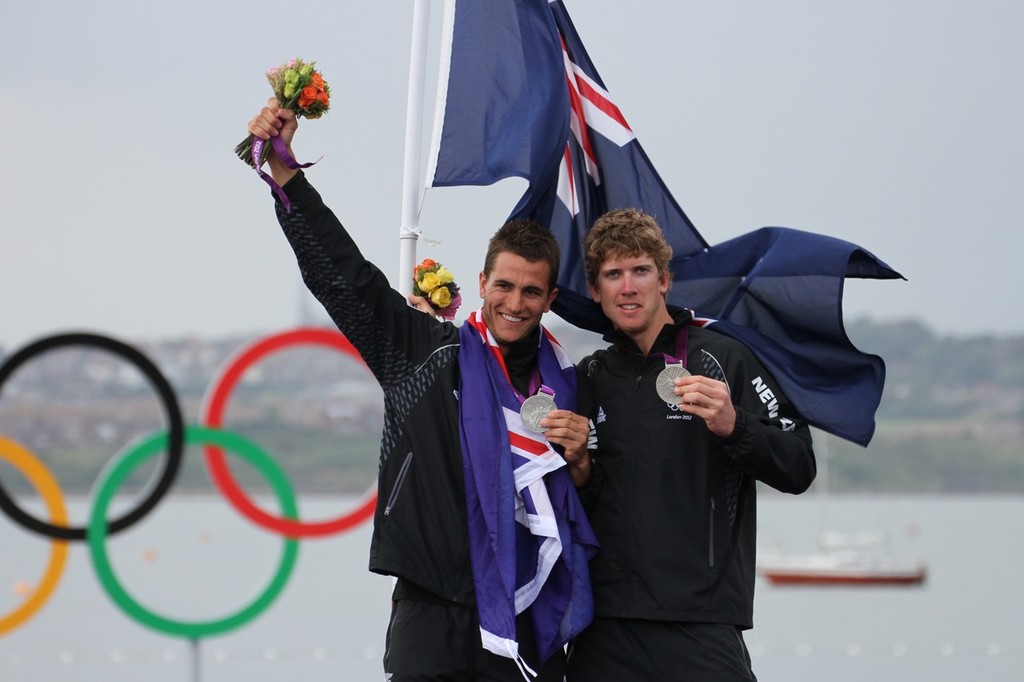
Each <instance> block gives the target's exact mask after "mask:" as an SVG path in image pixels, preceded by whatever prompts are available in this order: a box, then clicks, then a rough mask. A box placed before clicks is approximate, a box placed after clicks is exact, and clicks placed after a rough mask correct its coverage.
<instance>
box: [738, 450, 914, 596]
mask: <svg viewBox="0 0 1024 682" xmlns="http://www.w3.org/2000/svg"><path fill="white" fill-rule="evenodd" d="M816 439H817V437H816ZM819 442H820V444H821V446H820V449H819V452H818V466H819V470H818V477H819V481H820V483H821V487H820V489H819V492H818V494H819V496H820V497H821V499H822V503H823V506H824V505H826V504H827V500H828V441H827V439H826V438H825V437H824V434H821V437H820V440H819ZM822 517H823V518H827V514H824V513H823V514H822ZM912 533H914V534H916V528H914V529H912ZM888 543H889V536H888V534H887V533H885V532H883V531H862V532H858V533H854V534H852V535H851V534H842V533H836V532H833V531H826V532H823V533H821V534H820V535H819V536H818V546H819V547H820V549H821V551H820V552H818V553H814V554H791V555H787V554H784V553H782V552H779V551H777V550H776V551H771V552H767V553H763V552H761V551H758V556H757V572H758V573H760V574H761V575H763V576H764V577H765V579H767V580H768V582H770V583H772V584H774V585H921V584H923V583H924V582H925V579H926V578H927V576H928V569H927V567H926V566H925V564H924V562H923V561H921V560H919V559H916V558H903V557H893V556H889V555H888V554H886V553H885V549H884V547H885V545H887V544H888Z"/></svg>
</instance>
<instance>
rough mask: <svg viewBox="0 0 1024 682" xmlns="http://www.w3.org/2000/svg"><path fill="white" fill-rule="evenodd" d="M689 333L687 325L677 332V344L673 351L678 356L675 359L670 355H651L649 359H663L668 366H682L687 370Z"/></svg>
mask: <svg viewBox="0 0 1024 682" xmlns="http://www.w3.org/2000/svg"><path fill="white" fill-rule="evenodd" d="M689 337H690V335H689V333H688V332H687V328H686V325H683V326H682V327H681V328H680V329H679V331H678V332H676V343H675V346H676V347H675V350H674V351H673V352H674V353H675V354H676V356H678V357H673V356H671V355H669V354H668V353H651V354H650V355H649V356H648V357H654V358H663V359H664V360H665V364H666V365H682V366H683V368H684V369H685V368H686V344H687V341H688V340H689Z"/></svg>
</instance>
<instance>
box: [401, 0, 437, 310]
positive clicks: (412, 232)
mask: <svg viewBox="0 0 1024 682" xmlns="http://www.w3.org/2000/svg"><path fill="white" fill-rule="evenodd" d="M429 17H430V0H415V3H414V5H413V12H412V47H411V50H410V52H409V92H408V96H407V99H406V105H405V161H404V169H403V172H402V227H401V230H400V233H399V237H398V238H399V263H398V284H397V286H396V287H395V288H396V289H397V290H398V291H399V292H401V293H411V292H412V273H413V267H414V266H415V263H416V241H417V240H418V239H419V194H420V187H421V185H422V181H421V175H420V146H421V144H420V137H421V135H422V132H423V90H424V85H423V83H424V80H425V79H426V70H427V66H426V64H427V59H426V54H427V28H428V26H429V23H430V22H429V21H428V20H429Z"/></svg>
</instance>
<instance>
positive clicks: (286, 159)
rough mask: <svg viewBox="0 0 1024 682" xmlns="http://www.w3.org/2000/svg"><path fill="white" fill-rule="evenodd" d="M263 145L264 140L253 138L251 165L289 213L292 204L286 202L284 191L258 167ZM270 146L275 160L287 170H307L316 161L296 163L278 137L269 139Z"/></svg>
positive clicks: (286, 197)
mask: <svg viewBox="0 0 1024 682" xmlns="http://www.w3.org/2000/svg"><path fill="white" fill-rule="evenodd" d="M264 144H266V141H265V140H261V139H260V138H258V137H254V138H253V140H252V165H253V166H255V167H256V173H257V174H258V175H259V176H260V177H261V178H262V179H263V182H265V183H267V184H268V185H270V189H272V190H274V193H275V194H277V197H278V198H279V199H280V200H281V204H282V205H283V206H284V210H285V212H286V213H291V212H292V202H290V201H289V200H288V196H287V195H286V194H285V193H284V190H283V189H282V188H281V185H279V184H277V181H276V180H274V178H272V177H271V176H269V175H267V174H266V173H264V172H263V169H262V168H260V165H262V164H261V162H260V157H262V156H263V145H264ZM270 146H272V147H273V148H274V151H275V152H277V158H279V159H281V162H282V163H284V165H286V166H288V168H291V169H292V170H298V169H300V168H309V167H310V166H312V165H313V164H314V163H316V161H310V162H309V163H299V162H298V161H296V160H295V157H294V156H292V155H291V152H289V151H288V147H286V146H285V144H284V142H282V141H281V138H280V137H272V138H270Z"/></svg>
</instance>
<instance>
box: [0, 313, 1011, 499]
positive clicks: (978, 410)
mask: <svg viewBox="0 0 1024 682" xmlns="http://www.w3.org/2000/svg"><path fill="white" fill-rule="evenodd" d="M555 323H556V324H555V325H553V330H554V332H555V334H556V336H558V338H559V339H560V340H561V341H562V343H563V345H565V347H566V349H567V350H568V351H569V352H570V354H571V355H572V356H573V357H574V358H577V359H579V358H581V357H583V356H584V355H585V354H587V353H589V352H591V351H592V350H594V349H595V348H598V347H602V346H603V345H604V343H603V342H602V341H601V339H600V338H598V337H597V335H595V334H591V333H588V332H583V331H580V330H578V329H575V328H573V327H569V326H566V325H564V323H562V324H557V321H555ZM848 331H849V334H850V337H851V338H852V339H854V340H855V341H856V343H857V345H858V346H859V347H860V348H861V349H862V350H865V351H867V352H872V353H875V354H877V355H880V356H881V357H882V358H884V359H885V362H886V367H887V382H886V388H885V393H884V396H883V399H882V404H881V407H880V409H879V411H878V414H877V424H878V427H877V430H876V434H875V437H874V440H873V441H872V443H871V445H870V446H869V447H868V448H861V447H859V446H857V445H853V444H851V443H848V442H846V441H842V440H840V439H838V438H835V437H831V436H824V435H823V434H820V433H817V434H816V450H817V451H818V453H819V456H824V455H825V454H826V453H827V454H828V456H829V462H830V464H829V488H830V490H833V491H837V492H913V493H947V492H957V493H975V492H977V493H982V492H984V493H1019V492H1024V336H1013V337H996V336H977V337H969V338H955V339H954V338H949V337H943V336H938V335H936V334H935V333H933V332H932V331H930V330H929V329H928V328H927V327H926V326H924V325H922V324H921V323H919V322H913V321H908V322H900V323H887V324H877V323H873V322H871V321H869V320H860V321H857V322H855V323H853V324H850V325H848ZM254 340H255V339H252V338H231V339H215V340H206V339H196V338H189V339H174V340H161V341H155V342H146V343H140V344H138V347H139V348H140V350H142V351H143V352H144V353H145V354H146V355H148V356H149V357H150V358H151V359H152V360H153V361H154V362H155V364H156V365H157V366H158V367H159V368H160V370H161V372H162V373H163V374H165V375H166V376H167V378H168V380H169V381H170V383H171V384H172V386H173V387H174V389H175V391H176V392H177V398H178V401H179V403H180V404H181V406H182V410H183V413H184V417H185V420H186V422H190V423H195V422H197V421H198V419H199V417H198V415H199V406H200V404H201V401H202V399H203V396H204V393H205V392H207V391H208V390H209V389H210V386H211V382H212V381H213V378H214V377H215V376H217V374H218V371H219V368H220V367H222V366H223V363H224V362H225V361H226V360H227V359H228V358H230V357H232V356H233V355H234V354H235V353H237V352H238V351H239V350H240V349H241V348H243V347H245V346H246V345H247V344H249V343H252V342H253V341H254ZM8 350H9V351H13V350H17V349H8ZM130 370H131V368H130V367H126V364H125V363H124V362H122V361H119V360H116V359H114V358H112V357H110V356H107V355H105V354H103V353H97V352H96V351H69V350H65V351H61V352H59V353H55V355H54V356H53V357H49V356H44V357H43V358H41V359H39V361H33V362H30V363H28V364H27V365H25V366H23V367H21V368H19V369H18V371H17V372H15V374H14V376H13V377H12V378H11V380H10V381H9V382H8V383H7V384H5V385H4V387H3V390H2V393H0V434H3V435H5V436H7V437H9V438H13V439H14V440H16V441H18V442H20V443H23V444H25V445H26V447H29V448H30V450H32V451H33V452H35V453H37V454H38V455H39V456H40V457H41V458H43V459H44V461H45V462H46V463H47V465H48V466H49V467H50V468H51V469H52V470H53V471H54V472H55V475H57V477H58V479H59V480H60V483H61V485H62V487H63V488H64V489H65V490H66V491H68V492H87V491H88V490H89V489H90V488H91V486H92V485H93V483H94V482H95V479H96V476H97V475H98V472H99V471H100V470H101V469H102V467H103V466H104V465H105V464H106V462H108V461H109V460H110V459H111V457H113V456H114V455H115V453H116V452H118V451H119V450H120V449H123V448H124V447H125V445H126V443H130V442H132V441H134V439H136V438H139V437H140V436H143V435H146V434H148V433H151V432H152V431H154V430H158V429H162V428H164V424H165V419H164V417H163V413H162V410H161V408H160V405H159V402H158V401H157V400H156V398H155V396H154V395H153V391H152V389H151V388H150V387H149V386H148V385H146V383H145V381H141V380H140V376H139V375H138V373H137V372H134V373H133V372H132V371H130ZM851 409H857V406H856V405H851ZM381 410H382V396H381V391H380V389H379V387H378V386H377V385H376V384H375V383H374V382H373V381H372V379H371V378H369V375H368V373H367V371H366V369H365V368H364V367H362V366H360V365H359V364H358V363H357V362H355V361H354V360H353V359H351V358H347V357H344V358H340V357H339V355H338V354H337V353H336V352H335V351H331V350H326V349H323V348H319V349H315V348H309V347H306V348H301V347H300V348H292V349H289V350H288V351H287V352H282V353H278V354H275V355H273V356H270V357H268V358H265V359H264V360H262V361H260V362H259V363H258V365H257V366H254V367H253V368H251V369H250V370H249V371H247V372H246V374H245V375H244V380H242V381H240V383H239V385H238V388H237V390H236V391H235V393H234V394H233V396H232V399H231V402H230V406H229V408H228V410H227V413H226V424H227V425H228V427H229V428H232V429H235V430H238V431H239V432H241V433H243V434H244V435H246V436H248V437H249V438H250V439H253V440H255V441H256V442H258V443H260V444H261V445H262V446H263V447H264V448H265V449H266V450H267V451H268V453H270V454H271V455H273V456H275V458H276V459H278V461H280V462H282V463H283V465H284V466H285V468H286V469H287V471H288V474H289V476H290V478H291V479H292V481H293V483H294V485H295V486H296V487H299V488H302V489H305V490H315V491H321V492H326V493H330V492H352V493H359V492H362V491H363V490H365V489H366V487H367V485H368V484H369V483H370V482H371V481H372V480H373V476H374V472H375V470H376V465H377V450H378V446H379V442H380V430H381V423H382V417H381ZM193 450H196V451H197V452H196V456H198V448H194V449H193ZM5 467H6V465H0V475H2V476H3V479H2V480H3V481H4V486H5V488H15V489H18V490H23V491H27V490H28V489H29V488H28V486H27V484H26V482H25V481H24V480H22V479H20V478H19V477H18V476H12V475H11V474H10V472H9V471H5ZM203 475H204V474H203V473H202V470H201V469H195V468H194V469H193V470H192V472H191V473H189V474H188V475H186V476H184V477H183V478H182V479H181V480H179V482H178V484H177V485H179V486H182V487H183V488H184V489H186V490H187V489H189V488H190V487H192V486H196V485H199V484H200V483H201V482H200V481H199V480H198V477H201V476H203ZM142 478H144V477H142ZM248 480H249V481H250V484H251V485H255V486H260V485H261V482H260V477H259V476H256V475H252V476H248ZM143 483H144V481H142V480H140V481H139V483H138V484H139V485H142V484H143Z"/></svg>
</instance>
